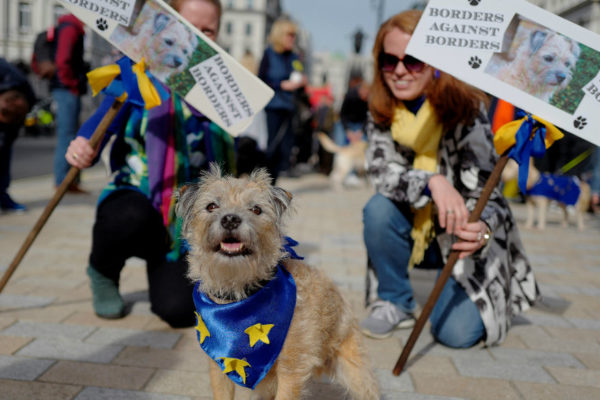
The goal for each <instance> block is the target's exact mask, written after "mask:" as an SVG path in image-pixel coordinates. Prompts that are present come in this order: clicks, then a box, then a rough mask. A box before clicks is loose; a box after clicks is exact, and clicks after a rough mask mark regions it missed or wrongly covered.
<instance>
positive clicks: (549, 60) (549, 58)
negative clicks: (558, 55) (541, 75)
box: [544, 56, 554, 62]
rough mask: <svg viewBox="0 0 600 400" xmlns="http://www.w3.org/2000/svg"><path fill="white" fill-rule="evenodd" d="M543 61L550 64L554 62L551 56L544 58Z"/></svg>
mask: <svg viewBox="0 0 600 400" xmlns="http://www.w3.org/2000/svg"><path fill="white" fill-rule="evenodd" d="M544 60H545V61H548V62H551V61H553V60H554V57H552V56H544Z"/></svg>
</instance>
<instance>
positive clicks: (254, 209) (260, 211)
mask: <svg viewBox="0 0 600 400" xmlns="http://www.w3.org/2000/svg"><path fill="white" fill-rule="evenodd" d="M250 211H252V212H253V213H254V214H256V215H260V214H262V209H261V208H260V207H259V206H254V207H252V208H251V209H250Z"/></svg>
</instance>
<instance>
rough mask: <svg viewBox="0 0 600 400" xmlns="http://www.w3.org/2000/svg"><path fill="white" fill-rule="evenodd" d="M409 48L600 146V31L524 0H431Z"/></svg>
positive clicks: (414, 55) (474, 84)
mask: <svg viewBox="0 0 600 400" xmlns="http://www.w3.org/2000/svg"><path fill="white" fill-rule="evenodd" d="M406 52H407V53H408V54H410V55H412V56H413V57H416V58H418V59H419V60H422V61H424V62H426V63H428V64H430V65H432V66H434V67H435V68H438V69H440V70H442V71H445V72H447V73H449V74H451V75H453V76H455V77H456V78H458V79H460V80H462V81H465V82H467V83H469V84H471V85H473V86H476V87H478V88H480V89H481V90H484V91H486V92H488V93H490V94H492V95H494V96H496V97H498V98H501V99H503V100H506V101H508V102H510V103H512V104H514V105H515V106H517V107H519V108H522V109H523V110H525V111H527V112H530V113H532V114H534V115H538V116H539V117H541V118H543V119H545V120H547V121H550V122H552V123H553V124H555V125H556V126H558V127H560V128H563V129H565V130H566V131H568V132H571V133H573V134H575V135H577V136H579V137H581V138H583V139H586V140H588V141H590V142H592V143H594V144H596V145H600V35H597V34H595V33H593V32H590V31H588V30H586V29H584V28H582V27H580V26H578V25H575V24H573V23H571V22H569V21H567V20H565V19H563V18H560V17H558V16H556V15H554V14H552V13H550V12H548V11H545V10H543V9H541V8H539V7H536V6H534V5H532V4H531V3H529V2H527V1H524V0H502V1H500V0H430V1H429V3H428V5H427V8H426V9H425V10H424V12H423V16H422V17H421V20H420V21H419V24H418V26H417V28H416V30H415V32H414V33H413V36H412V39H411V41H410V42H409V44H408V47H407V50H406Z"/></svg>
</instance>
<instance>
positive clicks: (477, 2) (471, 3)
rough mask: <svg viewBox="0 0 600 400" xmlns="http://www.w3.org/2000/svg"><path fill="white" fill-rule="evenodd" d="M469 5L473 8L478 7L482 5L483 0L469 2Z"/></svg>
mask: <svg viewBox="0 0 600 400" xmlns="http://www.w3.org/2000/svg"><path fill="white" fill-rule="evenodd" d="M468 2H469V4H470V5H472V6H474V7H475V6H478V5H479V3H481V0H468Z"/></svg>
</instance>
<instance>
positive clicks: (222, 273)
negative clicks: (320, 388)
mask: <svg viewBox="0 0 600 400" xmlns="http://www.w3.org/2000/svg"><path fill="white" fill-rule="evenodd" d="M291 208H292V195H291V194H290V193H288V192H287V191H285V190H284V189H282V188H279V187H274V186H272V185H271V177H270V176H269V174H268V173H267V172H266V170H264V169H258V170H255V171H253V172H252V173H251V174H250V175H249V176H248V177H245V178H234V177H231V176H222V175H221V172H220V170H219V168H218V167H216V166H215V165H212V166H211V170H210V171H209V172H206V173H205V174H204V175H203V176H202V177H201V179H200V181H199V182H198V183H195V184H191V185H189V186H186V187H183V188H182V189H180V191H179V194H178V200H177V206H176V210H177V214H178V216H180V217H181V218H182V220H183V225H182V235H183V237H184V238H185V240H186V241H187V244H188V246H189V255H188V263H189V273H188V276H189V278H190V279H191V280H192V281H194V282H195V287H194V293H193V296H194V303H195V306H196V311H197V312H196V315H197V326H196V331H197V337H198V341H199V343H200V347H201V348H202V350H204V352H205V353H206V354H207V355H208V356H209V357H210V359H211V360H209V362H210V372H209V374H210V382H211V387H212V390H213V398H214V399H215V400H225V399H226V400H232V399H233V398H234V392H235V390H234V388H235V386H234V384H237V385H240V386H243V387H246V388H250V389H253V390H254V395H255V396H256V398H261V399H275V400H292V399H300V398H302V395H303V394H306V390H307V383H308V382H309V380H310V379H311V378H312V377H319V376H321V375H326V376H329V377H330V378H332V379H333V380H334V381H335V382H337V383H340V384H341V385H342V386H343V387H344V388H345V389H346V390H347V391H348V392H349V393H350V395H351V398H353V399H355V400H377V399H379V391H378V385H377V381H376V379H375V377H374V375H373V374H372V372H371V370H370V368H369V367H368V361H367V357H366V355H365V350H364V347H363V342H362V340H363V339H362V336H361V333H360V331H359V329H358V323H357V321H356V319H355V317H354V316H353V314H352V311H351V307H350V305H349V304H348V302H347V301H346V300H345V299H344V298H343V297H342V295H341V293H340V291H339V290H338V289H337V287H336V286H335V284H334V283H333V282H332V281H331V280H330V279H329V278H328V277H327V276H326V275H325V274H324V273H323V272H321V271H319V270H317V269H315V268H313V267H310V266H308V265H307V264H306V263H304V262H303V261H302V257H300V256H298V255H297V254H296V252H295V250H294V249H293V247H294V246H295V245H296V244H297V243H296V242H294V241H293V240H292V239H291V238H289V237H287V236H285V234H284V218H285V217H286V215H287V214H288V213H289V212H290V210H291ZM253 398H255V397H253Z"/></svg>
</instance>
